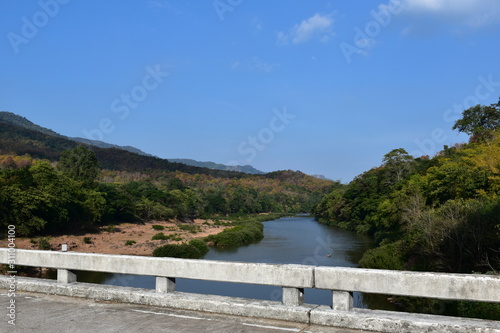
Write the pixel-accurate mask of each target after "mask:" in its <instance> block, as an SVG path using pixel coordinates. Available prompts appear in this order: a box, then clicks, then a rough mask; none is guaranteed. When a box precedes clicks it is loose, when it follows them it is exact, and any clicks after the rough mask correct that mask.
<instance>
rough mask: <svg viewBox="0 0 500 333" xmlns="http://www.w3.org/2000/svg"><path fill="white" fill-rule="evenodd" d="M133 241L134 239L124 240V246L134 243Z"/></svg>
mask: <svg viewBox="0 0 500 333" xmlns="http://www.w3.org/2000/svg"><path fill="white" fill-rule="evenodd" d="M135 243H137V242H136V241H135V240H127V241H125V245H126V246H130V245H134V244H135Z"/></svg>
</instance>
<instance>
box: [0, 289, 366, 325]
mask: <svg viewBox="0 0 500 333" xmlns="http://www.w3.org/2000/svg"><path fill="white" fill-rule="evenodd" d="M11 296H12V295H11ZM12 300H14V302H12ZM12 303H14V305H15V308H13V307H12V305H11V304H12ZM9 307H10V309H9ZM0 309H2V310H1V311H3V312H4V314H3V315H2V316H1V322H0V332H6V333H7V332H22V333H25V332H40V333H42V332H51V333H57V332H65V333H76V332H92V333H95V332H99V333H105V332H148V333H149V332H172V333H184V332H185V333H202V332H203V333H206V332H216V333H247V332H248V333H281V332H283V333H286V332H300V333H359V332H363V331H357V330H349V329H338V328H332V327H324V326H314V325H307V324H299V323H290V322H284V321H276V320H263V319H255V318H246V317H237V316H228V315H219V314H212V313H203V312H195V311H184V310H175V309H168V308H162V307H153V306H144V305H135V304H123V303H113V302H101V301H93V300H89V299H83V298H75V297H64V296H53V295H45V294H35V293H27V292H19V291H18V292H16V294H15V296H12V297H9V295H8V291H7V290H1V289H0ZM13 314H14V315H15V317H14V318H15V320H14V321H13V316H12V315H13ZM9 322H10V323H9ZM12 323H15V325H12ZM364 332H366V331H364Z"/></svg>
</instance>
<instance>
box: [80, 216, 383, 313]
mask: <svg viewBox="0 0 500 333" xmlns="http://www.w3.org/2000/svg"><path fill="white" fill-rule="evenodd" d="M373 246H374V244H373V241H372V240H371V239H370V238H368V237H365V236H361V235H357V234H354V233H351V232H347V231H344V230H340V229H337V228H333V227H330V226H327V225H323V224H320V223H318V222H317V221H315V220H314V219H313V218H311V217H287V218H281V219H278V220H274V221H269V222H264V239H263V240H262V241H260V242H259V243H256V244H251V245H248V246H243V247H238V248H234V249H215V248H211V249H210V252H209V253H207V254H206V255H205V257H204V259H208V260H227V261H240V262H261V263H273V264H303V265H313V266H344V267H356V266H357V263H358V261H359V259H360V258H361V256H362V255H363V252H364V251H366V250H368V249H370V248H372V247H373ZM78 281H80V282H92V283H103V284H111V285H119V286H128V287H137V288H150V289H154V288H155V278H154V277H151V276H139V275H124V274H103V273H93V272H79V273H78ZM177 290H178V291H184V292H194V293H202V294H215V295H222V296H236V297H245V298H253V299H264V300H281V288H279V287H273V286H260V285H249V284H240V283H222V282H212V281H199V280H189V279H177ZM385 299H386V298H385V297H384V296H375V295H361V294H359V293H355V294H354V302H355V306H356V307H369V308H379V309H381V308H384V309H390V308H391V306H390V304H388V303H387V302H386V301H385ZM305 302H306V303H311V304H323V305H331V292H330V291H328V290H315V289H306V290H305Z"/></svg>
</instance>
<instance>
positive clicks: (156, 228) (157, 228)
mask: <svg viewBox="0 0 500 333" xmlns="http://www.w3.org/2000/svg"><path fill="white" fill-rule="evenodd" d="M152 227H153V229H154V230H157V231H161V230H165V227H164V226H162V225H159V224H154V225H153V226H152Z"/></svg>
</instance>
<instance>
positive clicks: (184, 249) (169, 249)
mask: <svg viewBox="0 0 500 333" xmlns="http://www.w3.org/2000/svg"><path fill="white" fill-rule="evenodd" d="M153 256H154V257H172V258H186V259H198V258H201V257H202V254H201V252H200V250H198V248H197V247H196V246H193V245H191V244H186V243H184V244H166V245H163V246H160V247H158V248H156V249H155V250H154V251H153Z"/></svg>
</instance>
